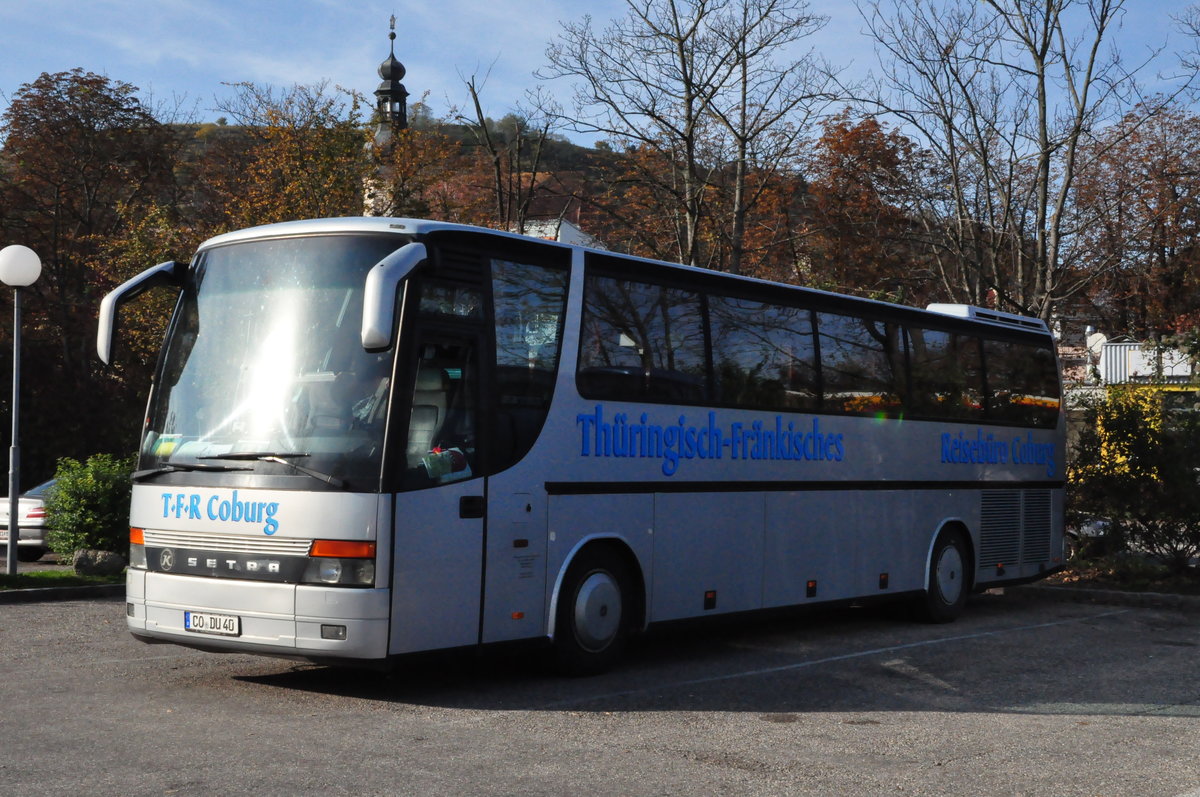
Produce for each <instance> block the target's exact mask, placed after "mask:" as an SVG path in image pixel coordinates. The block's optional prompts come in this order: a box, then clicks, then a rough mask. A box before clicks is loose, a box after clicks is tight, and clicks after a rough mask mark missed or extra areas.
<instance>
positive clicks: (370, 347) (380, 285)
mask: <svg viewBox="0 0 1200 797" xmlns="http://www.w3.org/2000/svg"><path fill="white" fill-rule="evenodd" d="M425 257H426V254H425V245H424V244H418V243H411V244H405V245H404V246H402V247H400V248H399V249H397V250H396V251H395V252H392V253H391V254H390V255H388V256H387V257H385V258H384V259H383V260H380V261H379V262H378V263H376V264H375V265H374V266H372V267H371V270H370V271H369V272H367V283H366V287H365V290H364V291H363V315H362V346H363V348H364V349H366V350H367V351H382V350H383V349H387V348H389V347H390V346H391V345H392V330H393V329H394V328H395V326H396V291H397V290H398V289H399V287H400V283H401V282H403V281H404V278H405V277H407V276H408V275H409V274H410V273H412V270H413V269H414V268H416V267H417V266H418V265H419V264H420V263H421V262H422V261H423V260H424V259H425Z"/></svg>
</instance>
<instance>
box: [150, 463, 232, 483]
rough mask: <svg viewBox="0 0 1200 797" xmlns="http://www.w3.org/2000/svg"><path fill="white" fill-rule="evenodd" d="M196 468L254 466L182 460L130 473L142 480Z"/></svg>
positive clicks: (222, 469)
mask: <svg viewBox="0 0 1200 797" xmlns="http://www.w3.org/2000/svg"><path fill="white" fill-rule="evenodd" d="M195 470H202V471H204V472H205V473H227V472H229V471H232V470H253V468H244V467H238V466H235V465H201V464H200V463H199V462H181V463H179V464H174V463H173V464H170V465H163V466H162V467H158V468H148V469H147V470H135V471H134V472H133V473H131V474H130V475H129V478H130V479H132V480H133V481H135V482H140V481H142V480H143V479H149V478H150V477H151V476H158V475H160V474H163V473H190V472H191V471H195Z"/></svg>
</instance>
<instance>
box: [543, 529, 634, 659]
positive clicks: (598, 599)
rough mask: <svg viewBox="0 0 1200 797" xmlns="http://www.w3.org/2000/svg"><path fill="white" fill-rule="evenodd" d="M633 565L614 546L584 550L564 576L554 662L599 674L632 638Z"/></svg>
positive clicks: (619, 654)
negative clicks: (630, 636) (630, 627)
mask: <svg viewBox="0 0 1200 797" xmlns="http://www.w3.org/2000/svg"><path fill="white" fill-rule="evenodd" d="M630 583H631V578H630V573H629V566H628V565H627V564H626V562H625V560H624V559H623V558H622V557H621V556H620V555H618V554H617V553H616V552H615V551H613V550H612V549H611V548H604V547H599V548H594V549H592V550H585V551H583V552H582V553H581V554H580V555H579V556H578V557H576V559H575V561H573V562H572V563H571V566H570V567H568V568H567V573H566V576H565V577H564V578H563V585H562V590H561V592H560V593H559V599H558V607H557V610H556V615H555V626H554V652H555V660H556V663H557V665H558V669H559V671H560V672H562V673H564V674H567V675H597V674H599V673H602V672H604V671H605V670H607V669H609V668H610V667H611V666H612V665H613V664H614V663H615V662H616V661H617V659H619V658H620V657H621V654H622V653H623V652H624V650H625V643H626V641H627V640H628V638H629V626H630V614H631V612H630V608H631V606H632V595H631V590H630Z"/></svg>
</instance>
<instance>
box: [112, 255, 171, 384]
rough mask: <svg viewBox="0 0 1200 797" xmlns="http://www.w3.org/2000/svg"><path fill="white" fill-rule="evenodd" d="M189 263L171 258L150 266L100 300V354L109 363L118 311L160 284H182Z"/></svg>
mask: <svg viewBox="0 0 1200 797" xmlns="http://www.w3.org/2000/svg"><path fill="white" fill-rule="evenodd" d="M185 268H186V264H180V263H176V262H175V261H174V260H168V261H167V262H165V263H159V264H158V265H157V266H153V267H151V268H148V269H146V270H145V271H143V272H142V273H141V274H138V275H137V276H136V277H134V278H133V279H130V280H126V281H125V282H123V283H121V284H120V285H118V286H117V287H116V288H115V289H114V290H113V291H112V292H110V293H109V294H108V295H107V296H105V297H104V299H103V301H101V302H100V326H99V328H98V329H97V330H96V353H97V354H98V355H100V359H101V360H102V361H103V362H104V364H105V365H108V364H110V363H111V362H112V345H113V339H114V338H115V337H116V330H117V310H118V309H119V308H120V306H121V305H123V304H124V303H125V302H127V301H129V300H130V299H133V298H135V297H136V296H139V295H140V294H142V293H144V292H145V291H148V290H149V289H151V288H154V287H157V286H159V285H181V284H182V283H183V271H184V269H185Z"/></svg>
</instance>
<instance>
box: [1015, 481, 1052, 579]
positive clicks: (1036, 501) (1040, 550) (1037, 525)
mask: <svg viewBox="0 0 1200 797" xmlns="http://www.w3.org/2000/svg"><path fill="white" fill-rule="evenodd" d="M1024 498H1025V506H1024V508H1023V509H1022V512H1021V520H1022V523H1023V524H1024V526H1025V528H1024V529H1023V532H1022V535H1021V537H1022V542H1021V564H1023V565H1035V564H1039V563H1041V562H1047V561H1049V560H1050V527H1051V525H1052V524H1051V523H1050V511H1051V510H1050V504H1051V502H1050V491H1049V490H1025V491H1024Z"/></svg>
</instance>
